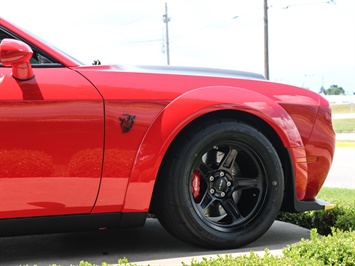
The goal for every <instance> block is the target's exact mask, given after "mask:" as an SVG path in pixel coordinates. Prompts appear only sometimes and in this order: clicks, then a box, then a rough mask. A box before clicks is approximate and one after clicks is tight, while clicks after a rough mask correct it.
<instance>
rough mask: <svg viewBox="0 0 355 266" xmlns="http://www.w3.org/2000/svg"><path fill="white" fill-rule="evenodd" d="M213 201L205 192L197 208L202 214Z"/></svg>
mask: <svg viewBox="0 0 355 266" xmlns="http://www.w3.org/2000/svg"><path fill="white" fill-rule="evenodd" d="M213 201H214V199H213V198H212V197H211V195H210V194H209V193H208V192H207V191H206V192H205V194H204V195H203V197H202V199H201V201H200V203H199V204H198V206H199V208H200V209H201V211H202V213H205V210H206V209H207V208H208V207H209V206H210V205H211V204H212V202H213Z"/></svg>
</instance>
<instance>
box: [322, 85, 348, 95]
mask: <svg viewBox="0 0 355 266" xmlns="http://www.w3.org/2000/svg"><path fill="white" fill-rule="evenodd" d="M325 94H326V95H344V94H345V91H344V89H343V88H342V87H339V86H338V85H332V86H330V87H329V89H327V90H326V92H325Z"/></svg>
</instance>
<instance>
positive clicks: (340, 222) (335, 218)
mask: <svg viewBox="0 0 355 266" xmlns="http://www.w3.org/2000/svg"><path fill="white" fill-rule="evenodd" d="M333 203H335V207H334V209H332V210H327V211H309V212H303V213H280V214H279V216H278V217H277V219H278V220H280V221H283V222H287V223H292V224H296V225H299V226H301V227H304V228H308V229H312V228H317V230H318V233H319V234H321V235H329V234H330V233H331V230H332V227H334V228H337V229H340V230H343V231H348V230H355V208H354V206H355V205H354V204H351V203H344V202H341V201H333Z"/></svg>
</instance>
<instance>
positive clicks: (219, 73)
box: [115, 65, 265, 80]
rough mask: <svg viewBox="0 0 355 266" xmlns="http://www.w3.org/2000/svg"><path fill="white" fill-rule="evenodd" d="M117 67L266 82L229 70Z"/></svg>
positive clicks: (257, 77) (248, 73)
mask: <svg viewBox="0 0 355 266" xmlns="http://www.w3.org/2000/svg"><path fill="white" fill-rule="evenodd" d="M115 67H118V68H120V69H122V70H125V71H132V72H144V73H159V74H181V75H193V76H195V75H196V76H210V77H226V78H247V79H259V80H265V78H264V76H263V75H261V74H258V73H252V72H245V71H238V70H229V69H217V68H203V67H185V66H129V65H115Z"/></svg>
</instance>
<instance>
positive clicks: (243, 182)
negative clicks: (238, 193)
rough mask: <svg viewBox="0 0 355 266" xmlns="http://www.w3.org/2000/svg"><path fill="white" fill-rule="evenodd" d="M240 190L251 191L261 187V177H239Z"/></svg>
mask: <svg viewBox="0 0 355 266" xmlns="http://www.w3.org/2000/svg"><path fill="white" fill-rule="evenodd" d="M237 182H238V189H240V190H243V189H250V188H258V187H259V177H256V178H248V177H238V179H237Z"/></svg>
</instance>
